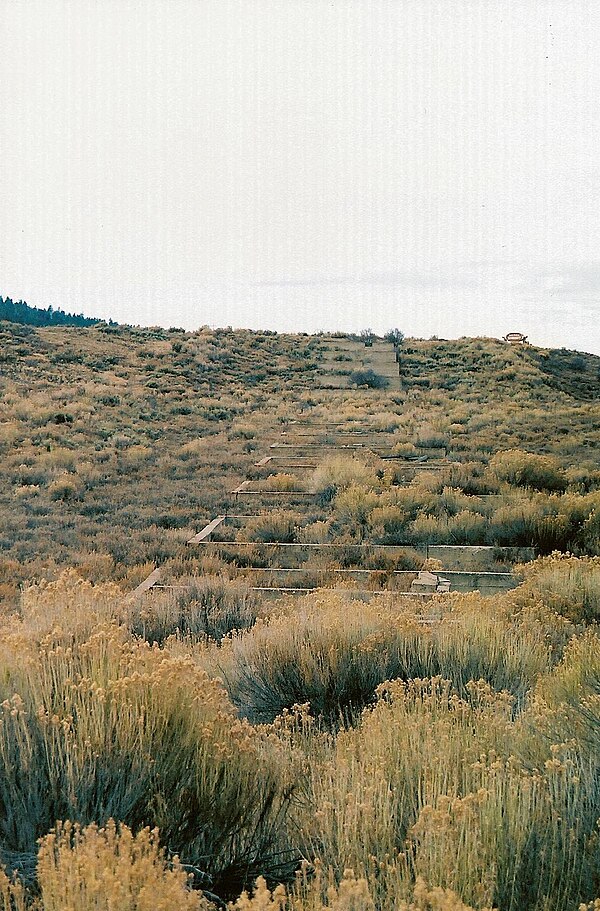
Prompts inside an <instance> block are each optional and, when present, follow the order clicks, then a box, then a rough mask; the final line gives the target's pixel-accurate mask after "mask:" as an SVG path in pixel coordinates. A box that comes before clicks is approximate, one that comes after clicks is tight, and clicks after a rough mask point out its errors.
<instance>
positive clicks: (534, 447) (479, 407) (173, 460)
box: [0, 323, 600, 599]
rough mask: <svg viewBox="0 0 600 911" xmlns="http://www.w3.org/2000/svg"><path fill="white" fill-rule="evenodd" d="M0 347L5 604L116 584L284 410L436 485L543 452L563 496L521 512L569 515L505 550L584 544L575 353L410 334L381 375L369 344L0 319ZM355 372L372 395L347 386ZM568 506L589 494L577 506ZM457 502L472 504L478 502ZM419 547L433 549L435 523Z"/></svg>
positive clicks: (206, 508) (587, 458) (472, 488)
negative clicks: (414, 458) (28, 594)
mask: <svg viewBox="0 0 600 911" xmlns="http://www.w3.org/2000/svg"><path fill="white" fill-rule="evenodd" d="M0 348H1V350H2V355H1V357H2V399H3V414H2V423H1V424H0V435H1V436H0V447H1V452H2V458H3V461H4V466H5V469H4V473H3V483H2V489H1V492H0V510H1V516H2V521H1V524H0V528H1V529H2V530H1V537H2V542H1V543H2V549H3V558H2V561H3V562H2V563H1V564H0V573H1V578H2V584H3V591H4V594H5V595H6V596H7V597H9V599H11V598H12V597H14V594H15V592H16V589H15V585H16V584H18V583H19V582H21V581H22V580H24V579H26V578H28V577H34V578H38V577H40V576H45V575H49V576H50V577H52V576H53V575H54V574H55V573H56V571H57V568H58V567H59V566H62V565H77V566H79V567H80V570H81V572H83V574H84V575H85V576H86V577H89V578H92V579H94V580H100V579H105V578H111V579H117V580H120V581H121V583H122V584H123V585H124V586H126V587H129V586H133V585H134V583H137V581H139V579H140V577H141V575H143V573H144V572H145V571H146V568H147V567H148V565H149V564H154V563H156V562H161V561H164V560H165V559H168V558H174V557H176V556H177V555H178V554H179V553H180V552H181V551H182V546H183V542H184V541H185V540H186V536H187V537H189V536H190V535H191V534H193V532H194V530H195V529H197V528H198V526H199V525H201V524H202V523H204V521H205V520H207V521H208V519H210V518H211V517H212V516H213V515H217V514H219V513H221V512H223V511H226V509H227V506H228V504H229V503H230V501H231V496H230V494H229V491H231V490H232V489H233V488H234V487H235V486H236V485H237V484H238V483H239V481H240V480H242V479H243V478H244V477H246V476H247V475H248V474H249V473H250V474H251V473H252V471H254V472H255V473H256V469H255V468H254V466H253V463H254V461H256V457H255V454H256V453H260V454H264V452H265V451H266V448H267V447H268V445H269V443H270V442H272V441H273V440H274V439H275V438H276V437H275V436H274V434H275V435H276V434H277V433H279V432H280V430H281V428H282V426H283V423H284V422H285V421H289V420H293V419H294V418H297V417H298V415H299V414H302V416H303V417H304V418H311V419H313V420H316V421H324V420H327V421H331V422H334V421H346V422H349V425H348V426H352V428H355V429H363V430H369V429H378V430H381V431H385V433H384V434H383V436H382V437H381V439H382V440H383V439H384V438H385V446H386V447H387V450H389V451H390V452H393V451H394V450H396V451H398V452H405V453H406V454H407V455H408V456H410V455H411V454H412V455H414V453H418V452H421V451H425V450H423V445H424V444H425V445H427V444H429V445H430V446H433V447H434V450H433V454H435V453H436V450H435V447H438V449H437V453H438V454H440V453H445V457H446V459H447V460H448V462H449V463H453V464H452V466H450V465H449V466H448V468H447V470H446V472H445V473H444V475H443V480H444V484H442V485H441V487H440V484H439V483H438V487H439V488H440V491H441V490H442V488H443V487H444V486H447V487H448V486H449V487H451V488H455V489H458V490H459V491H460V489H462V490H463V491H464V492H465V493H467V494H473V493H477V492H479V493H482V494H483V493H485V494H488V495H489V494H491V493H495V492H496V493H497V492H498V485H497V483H496V484H495V485H494V483H493V482H490V478H489V477H487V479H486V478H485V477H484V475H485V471H486V466H487V464H488V462H489V460H490V458H491V457H492V456H493V454H494V453H496V452H497V451H500V450H511V449H521V450H526V451H528V452H530V453H537V454H544V455H547V456H549V457H551V458H552V459H554V460H555V461H556V465H557V467H558V468H559V469H560V470H561V471H564V478H565V479H566V480H565V489H566V491H567V493H566V494H565V496H564V497H563V500H564V502H562V503H561V502H559V501H558V497H557V494H556V492H554V493H549V492H547V493H546V494H544V493H543V492H542V491H539V492H537V493H536V494H535V496H536V497H537V501H536V502H537V507H536V508H537V509H538V510H539V511H540V513H541V514H546V513H552V514H557V511H558V513H560V514H561V516H562V515H563V514H564V513H565V510H567V506H568V510H567V511H568V512H569V515H570V516H571V519H572V521H571V523H570V524H569V523H567V525H568V528H567V529H566V530H565V529H563V531H564V534H562V538H561V536H560V535H558V536H555V537H556V540H551V541H550V544H549V545H547V543H546V542H544V541H537V540H536V535H535V533H526V534H521V535H520V536H519V535H517V537H516V539H515V540H516V543H519V544H528V545H529V544H535V543H541V544H542V547H543V548H544V549H546V550H547V549H548V546H552V545H554V544H556V545H557V546H561V545H563V546H564V548H565V549H566V548H567V546H568V547H570V548H572V549H575V550H581V548H582V547H583V549H584V550H589V549H590V547H591V549H592V551H593V550H594V547H595V545H593V544H591V543H590V538H589V535H588V537H587V539H586V541H585V542H583V541H582V540H581V535H579V538H578V531H577V529H578V528H581V526H582V524H583V523H584V521H585V520H586V519H587V517H588V515H589V513H590V512H591V508H592V505H593V504H595V499H594V493H593V492H594V491H595V490H596V489H597V488H598V486H599V484H600V471H599V466H598V464H597V457H596V456H595V452H596V451H597V447H598V445H599V444H600V408H599V405H598V401H599V396H600V376H599V370H600V366H599V365H600V358H597V357H594V356H592V355H583V354H577V353H574V352H566V351H560V352H558V351H543V350H539V349H536V348H533V347H527V348H522V349H518V348H511V347H509V346H507V345H505V344H503V343H501V342H497V341H495V340H491V339H461V340H459V341H453V342H448V341H416V340H412V339H411V340H406V342H405V343H404V345H403V346H402V347H401V348H400V349H399V360H400V364H399V369H398V365H397V364H396V361H395V352H394V348H393V346H392V345H391V344H389V343H387V342H384V341H382V340H376V342H375V345H374V347H373V348H372V349H367V348H365V347H364V345H363V344H362V343H361V342H360V341H358V340H352V339H351V338H345V337H336V338H334V337H327V336H318V337H308V336H284V335H277V334H274V333H255V332H247V331H246V332H244V331H239V332H233V331H231V330H215V331H211V330H207V329H204V330H201V331H199V332H197V333H187V334H186V333H183V332H181V331H177V330H170V331H165V330H160V329H148V330H145V329H131V328H126V327H107V326H101V327H96V328H86V329H85V330H80V329H74V328H73V329H71V328H32V327H23V326H16V325H13V324H9V323H3V324H0ZM365 370H367V371H368V370H371V371H372V372H374V373H375V374H376V375H377V376H383V377H384V378H385V382H386V383H387V385H386V387H385V388H384V389H370V388H364V387H363V388H358V387H356V386H353V385H352V383H353V381H354V382H355V381H356V378H357V375H358V380H359V381H360V379H361V371H362V373H364V371H365ZM357 371H358V374H357ZM397 371H398V372H397ZM456 463H461V464H462V466H463V467H462V468H460V467H459V466H458V465H457V464H456ZM386 464H388V465H392V464H393V463H391V462H390V463H386ZM464 466H467V468H465V467H464ZM438 474H439V473H438ZM439 478H440V479H442V476H441V475H439ZM478 478H479V480H478ZM304 480H306V479H304ZM559 486H560V485H559ZM429 496H430V497H432V496H433V497H434V498H435V496H436V494H435V492H430V494H429ZM439 496H441V493H440V494H439ZM585 496H587V497H588V499H589V498H590V497H592V500H590V501H589V502H588V503H584V504H583V505H582V503H581V502H580V501H581V498H582V497H585ZM544 498H545V499H544ZM573 498H575V500H574V499H573ZM577 498H579V499H578V500H577ZM529 501H530V505H529V507H528V508H531V495H529ZM542 501H544V502H542ZM575 501H576V506H575V505H573V504H574V502H575ZM592 501H593V502H592ZM386 505H387V506H388V507H389V506H390V504H389V503H387V504H386ZM462 506H464V507H465V509H466V510H467V511H471V512H476V513H478V514H479V513H480V512H481V510H482V503H481V501H479V502H475V501H472V502H471V503H469V502H468V501H465V503H464V504H462ZM462 506H461V509H460V510H459V511H463V512H464V511H465V510H464V509H462ZM440 508H441V507H440V506H439V503H438V505H437V506H436V505H435V504H434V503H429V505H428V506H427V507H426V511H428V512H429V513H431V514H435V512H436V510H437V512H438V513H439V512H440ZM575 513H577V517H576V518H575ZM583 513H585V515H584V514H583ZM438 518H439V516H438ZM560 521H562V519H561V520H560ZM465 534H466V533H465ZM475 534H477V533H475ZM350 537H352V536H351V535H350ZM402 537H403V538H406V537H407V535H406V534H403V535H402ZM421 537H422V536H421ZM430 537H431V541H432V542H435V541H436V540H438V541H443V540H444V536H443V535H441V532H440V529H439V528H438V529H437V531H436V529H435V528H432V532H431V536H430ZM467 537H468V536H467ZM480 537H481V535H480ZM507 537H508V538H510V534H507V535H504V537H503V538H502V543H504V542H505V539H506V538H507ZM538 537H539V536H538ZM459 538H460V536H459ZM483 538H484V539H485V542H486V543H493V538H489V535H488V537H487V539H486V536H485V534H484V535H483ZM409 540H410V537H409ZM475 543H479V542H478V541H477V542H475ZM184 550H185V548H184Z"/></svg>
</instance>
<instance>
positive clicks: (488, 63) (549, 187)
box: [0, 0, 600, 354]
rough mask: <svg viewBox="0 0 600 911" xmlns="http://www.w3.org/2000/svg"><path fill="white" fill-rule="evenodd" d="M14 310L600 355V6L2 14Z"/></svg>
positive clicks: (504, 3)
mask: <svg viewBox="0 0 600 911" xmlns="http://www.w3.org/2000/svg"><path fill="white" fill-rule="evenodd" d="M0 33H1V34H2V36H3V41H2V54H1V55H0V211H1V213H2V229H1V231H0V294H2V295H3V296H10V297H12V298H13V299H15V300H18V299H23V300H25V301H27V302H28V303H29V304H31V305H34V306H38V307H47V306H48V305H49V304H51V305H52V306H53V307H60V308H62V309H64V310H67V311H70V312H77V313H79V312H84V313H86V314H87V315H92V316H98V317H103V318H106V319H108V318H109V317H111V318H113V319H115V320H117V321H121V322H129V323H134V324H141V325H163V326H167V327H168V326H184V327H185V328H187V329H195V328H198V327H200V326H203V325H209V326H228V325H231V326H234V327H248V328H253V329H260V328H268V329H276V330H278V331H307V332H315V331H320V330H324V331H331V330H348V331H358V330H360V329H363V328H371V329H373V330H374V331H376V332H378V333H380V334H382V333H383V332H385V331H386V330H388V329H390V328H393V327H398V328H400V329H401V330H402V331H403V332H404V333H405V334H406V335H409V336H417V337H424V338H429V337H430V336H432V335H436V336H438V337H441V338H456V337H460V336H464V335H491V336H502V335H504V334H505V333H506V332H509V331H521V332H525V333H526V334H528V336H529V338H530V340H531V341H532V342H533V343H535V344H539V345H542V346H548V347H550V346H552V347H567V348H575V349H579V350H583V351H590V352H593V353H596V354H600V154H599V151H600V116H598V115H599V106H600V5H599V4H598V3H597V2H596V0H589V2H588V0H523V2H520V0H501V2H495V0H435V2H433V0H0Z"/></svg>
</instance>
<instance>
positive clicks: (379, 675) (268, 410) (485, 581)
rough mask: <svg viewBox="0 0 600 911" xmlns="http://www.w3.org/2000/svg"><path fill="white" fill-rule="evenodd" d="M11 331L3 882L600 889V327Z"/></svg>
mask: <svg viewBox="0 0 600 911" xmlns="http://www.w3.org/2000/svg"><path fill="white" fill-rule="evenodd" d="M0 350H1V351H2V354H1V358H2V360H1V390H2V416H1V423H0V454H1V456H2V461H3V468H4V471H3V474H2V485H1V488H0V518H1V521H0V544H1V546H2V558H1V562H0V597H1V598H2V606H3V616H2V623H1V624H0V712H1V719H0V720H1V721H2V723H1V724H0V801H1V804H2V809H3V812H2V813H0V862H1V863H2V864H3V865H4V867H5V868H6V870H7V873H8V874H12V871H13V870H15V871H16V874H15V875H16V878H12V879H11V877H10V876H8V875H5V874H3V873H2V871H1V870H0V887H1V891H2V901H0V907H3V908H4V909H5V911H58V909H63V908H70V907H73V908H74V907H77V908H78V911H79V909H81V911H92V909H97V911H110V908H112V907H126V906H127V907H132V908H133V907H135V908H139V909H140V911H144V909H150V908H152V909H155V908H164V909H171V908H182V909H184V908H185V909H189V911H215V909H216V908H223V907H224V906H225V905H224V901H229V902H230V904H229V906H228V907H229V908H230V909H232V911H263V909H273V911H276V909H279V911H358V909H360V911H363V909H364V911H433V909H438V911H450V909H452V911H489V909H490V908H496V909H499V911H574V909H575V908H577V907H579V908H583V909H589V911H593V908H595V907H596V906H597V904H598V902H597V901H596V902H595V903H594V901H595V900H596V899H597V897H598V895H599V894H600V881H599V879H598V863H597V858H598V853H597V852H598V847H597V845H598V841H597V822H598V819H599V818H600V797H599V793H598V786H597V783H598V780H599V776H600V755H599V751H598V745H597V732H598V729H599V726H600V714H599V702H598V698H599V696H598V694H599V693H600V682H599V681H600V662H599V655H600V642H599V639H598V620H599V619H600V466H599V465H598V458H597V452H598V447H599V444H600V407H599V392H600V378H599V366H600V358H597V357H593V356H591V355H585V354H581V353H578V352H568V351H543V350H540V349H536V348H533V347H527V348H511V347H508V346H507V345H505V344H503V343H501V342H498V341H496V340H493V339H460V340H458V341H443V340H429V341H422V340H416V339H406V340H404V341H403V342H402V343H401V344H399V345H398V347H394V346H393V345H392V343H391V342H389V341H386V340H383V339H377V338H376V339H373V341H372V345H370V346H365V344H364V343H363V342H362V341H361V340H359V339H356V338H352V337H347V336H343V335H336V336H316V337H310V336H307V335H298V336H285V335H277V334H275V333H271V332H262V333H261V332H249V331H236V332H234V331H232V330H214V331H213V330H209V329H206V328H204V329H202V330H200V331H198V332H195V333H184V332H182V331H179V330H169V331H166V330H162V329H139V328H130V327H122V326H106V325H103V326H94V327H84V328H79V327H78V328H69V327H39V328H34V327H29V326H21V325H15V324H9V323H3V324H0ZM57 820H62V821H63V822H59V823H57ZM164 852H166V853H164ZM177 857H180V858H181V861H182V863H183V864H184V865H185V866H183V867H182V866H180V865H179V861H178V860H177ZM243 889H248V890H250V892H251V893H253V894H251V895H248V894H246V895H243V894H242V895H241V897H240V893H241V892H242V890H243ZM2 902H3V904H2ZM582 903H584V904H582Z"/></svg>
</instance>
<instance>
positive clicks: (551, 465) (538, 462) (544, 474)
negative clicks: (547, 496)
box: [489, 449, 567, 491]
mask: <svg viewBox="0 0 600 911" xmlns="http://www.w3.org/2000/svg"><path fill="white" fill-rule="evenodd" d="M489 469H490V472H491V473H492V475H493V476H494V477H496V478H498V480H500V481H505V482H506V483H507V484H511V485H513V486H515V487H531V488H533V489H534V490H551V491H563V490H566V487H567V479H566V476H565V473H564V471H563V470H562V468H561V467H560V465H559V464H558V462H557V461H556V460H555V459H552V458H550V456H545V455H536V454H535V453H532V452H524V451H523V450H521V449H509V450H507V451H505V452H497V453H496V455H495V456H493V458H492V459H490V463H489Z"/></svg>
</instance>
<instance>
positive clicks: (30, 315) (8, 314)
mask: <svg viewBox="0 0 600 911" xmlns="http://www.w3.org/2000/svg"><path fill="white" fill-rule="evenodd" d="M0 319H6V320H10V322H12V323H21V324H22V325H26V326H95V325H96V324H97V323H103V322H104V320H99V319H94V318H93V317H89V316H84V315H83V313H79V314H77V315H76V314H74V313H65V312H64V310H60V309H58V310H55V309H54V308H53V307H52V306H50V307H47V308H46V309H45V310H42V309H40V308H38V307H30V306H29V304H26V303H25V302H24V301H13V300H11V299H10V297H7V298H4V297H0ZM109 325H110V326H114V325H116V323H114V322H113V321H112V320H109Z"/></svg>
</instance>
